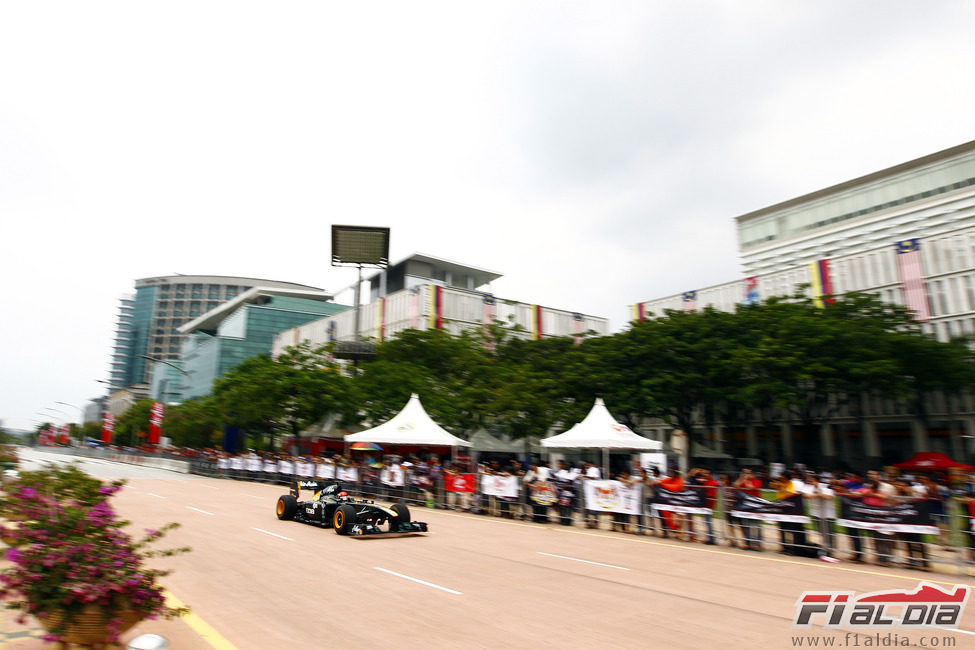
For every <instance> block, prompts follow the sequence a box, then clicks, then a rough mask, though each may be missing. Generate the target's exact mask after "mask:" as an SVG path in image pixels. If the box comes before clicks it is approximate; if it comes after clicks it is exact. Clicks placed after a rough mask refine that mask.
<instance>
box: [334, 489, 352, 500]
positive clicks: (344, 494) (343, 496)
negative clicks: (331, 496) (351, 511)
mask: <svg viewBox="0 0 975 650" xmlns="http://www.w3.org/2000/svg"><path fill="white" fill-rule="evenodd" d="M335 498H336V499H338V500H339V501H348V500H349V493H348V492H345V491H343V492H339V493H338V494H337V495H335Z"/></svg>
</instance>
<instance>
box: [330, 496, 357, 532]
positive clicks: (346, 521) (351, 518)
mask: <svg viewBox="0 0 975 650" xmlns="http://www.w3.org/2000/svg"><path fill="white" fill-rule="evenodd" d="M356 520H357V517H356V514H355V508H354V507H352V506H350V505H349V504H347V503H343V504H342V505H340V506H339V507H338V508H336V509H335V512H334V513H333V514H332V528H334V529H335V532H336V533H338V534H339V535H348V534H349V533H351V532H352V527H353V526H354V525H355V524H356Z"/></svg>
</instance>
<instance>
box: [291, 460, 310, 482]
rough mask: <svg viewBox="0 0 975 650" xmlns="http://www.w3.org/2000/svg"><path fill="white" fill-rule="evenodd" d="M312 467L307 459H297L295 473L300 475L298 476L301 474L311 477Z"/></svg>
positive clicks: (303, 476) (304, 476) (301, 475)
mask: <svg viewBox="0 0 975 650" xmlns="http://www.w3.org/2000/svg"><path fill="white" fill-rule="evenodd" d="M311 469H312V467H311V463H309V462H307V461H304V460H299V461H295V474H296V475H298V476H300V477H302V478H310V477H311Z"/></svg>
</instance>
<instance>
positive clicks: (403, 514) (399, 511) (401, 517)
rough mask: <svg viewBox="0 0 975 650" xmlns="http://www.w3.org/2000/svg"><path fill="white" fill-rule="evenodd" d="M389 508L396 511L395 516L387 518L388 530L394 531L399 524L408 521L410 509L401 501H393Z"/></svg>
mask: <svg viewBox="0 0 975 650" xmlns="http://www.w3.org/2000/svg"><path fill="white" fill-rule="evenodd" d="M389 509H390V510H392V511H393V512H395V513H396V516H395V517H390V518H389V530H390V532H393V531H395V530H396V529H397V528H398V527H399V525H400V524H408V523H410V521H411V519H410V509H409V508H407V507H406V504H405V503H403V502H402V501H400V502H398V503H394V504H393V505H391V506H390V507H389Z"/></svg>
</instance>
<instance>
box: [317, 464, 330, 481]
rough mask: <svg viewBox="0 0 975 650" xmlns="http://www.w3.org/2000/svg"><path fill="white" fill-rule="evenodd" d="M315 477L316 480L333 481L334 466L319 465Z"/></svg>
mask: <svg viewBox="0 0 975 650" xmlns="http://www.w3.org/2000/svg"><path fill="white" fill-rule="evenodd" d="M315 475H316V476H317V477H318V478H326V479H333V478H335V465H333V464H332V463H320V464H319V465H318V469H317V470H316V472H315Z"/></svg>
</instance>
